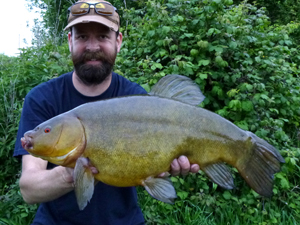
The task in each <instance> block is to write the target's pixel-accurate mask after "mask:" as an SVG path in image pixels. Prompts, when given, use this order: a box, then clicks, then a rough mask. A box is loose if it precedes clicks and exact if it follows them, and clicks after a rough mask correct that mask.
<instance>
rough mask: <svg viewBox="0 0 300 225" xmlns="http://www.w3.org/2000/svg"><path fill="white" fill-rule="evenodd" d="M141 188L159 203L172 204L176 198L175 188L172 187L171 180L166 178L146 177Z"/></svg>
mask: <svg viewBox="0 0 300 225" xmlns="http://www.w3.org/2000/svg"><path fill="white" fill-rule="evenodd" d="M143 186H144V187H145V189H146V191H147V192H148V193H149V194H150V195H151V196H152V197H153V198H155V199H157V200H159V201H162V202H165V203H169V204H174V199H175V198H177V195H176V191H175V188H174V187H173V184H172V181H171V179H170V178H168V177H164V178H153V177H148V178H147V179H146V180H145V181H144V182H143Z"/></svg>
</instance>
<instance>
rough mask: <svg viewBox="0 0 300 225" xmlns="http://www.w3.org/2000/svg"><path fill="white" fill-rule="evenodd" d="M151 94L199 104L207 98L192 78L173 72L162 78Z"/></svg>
mask: <svg viewBox="0 0 300 225" xmlns="http://www.w3.org/2000/svg"><path fill="white" fill-rule="evenodd" d="M149 95H155V96H160V97H164V98H172V99H175V100H178V101H181V102H184V103H187V104H190V105H199V104H200V103H201V102H202V101H203V100H204V99H205V96H204V95H203V94H202V92H201V90H200V88H199V86H198V85H197V84H195V83H194V82H193V81H192V80H191V79H190V78H188V77H186V76H181V75H173V74H172V75H167V76H165V77H163V78H161V79H160V80H159V81H158V82H157V83H156V84H155V85H154V86H153V87H152V89H151V91H150V92H149Z"/></svg>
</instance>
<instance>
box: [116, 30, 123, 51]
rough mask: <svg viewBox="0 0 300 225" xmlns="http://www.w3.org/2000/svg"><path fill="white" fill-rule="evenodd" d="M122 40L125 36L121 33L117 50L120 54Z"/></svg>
mask: <svg viewBox="0 0 300 225" xmlns="http://www.w3.org/2000/svg"><path fill="white" fill-rule="evenodd" d="M122 40H123V34H122V33H121V32H119V35H118V37H117V50H118V52H120V49H121V45H122Z"/></svg>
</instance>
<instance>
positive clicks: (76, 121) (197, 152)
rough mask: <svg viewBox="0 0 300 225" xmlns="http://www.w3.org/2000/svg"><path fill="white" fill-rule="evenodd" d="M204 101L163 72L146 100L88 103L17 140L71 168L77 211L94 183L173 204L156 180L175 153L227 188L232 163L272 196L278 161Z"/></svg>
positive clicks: (184, 80)
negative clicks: (142, 192)
mask: <svg viewBox="0 0 300 225" xmlns="http://www.w3.org/2000/svg"><path fill="white" fill-rule="evenodd" d="M204 98H205V96H204V95H203V94H202V92H201V90H200V88H199V86H198V85H197V84H195V83H194V82H193V81H192V80H191V79H190V78H188V77H186V76H181V75H174V74H173V75H167V76H165V77H163V78H161V79H160V80H159V81H158V82H157V84H156V85H154V86H153V88H152V90H151V91H150V92H149V93H148V94H146V95H132V96H124V97H117V98H112V99H107V100H101V101H96V102H91V103H86V104H83V105H80V106H78V107H76V108H74V109H72V110H70V111H68V112H65V113H63V114H60V115H58V116H55V117H53V118H51V119H49V120H47V121H45V122H43V123H41V124H40V125H38V126H37V127H36V128H35V129H33V130H30V131H27V132H26V133H25V134H24V137H22V138H21V143H22V146H23V148H24V149H25V150H27V151H28V152H29V153H30V154H31V155H33V156H36V157H40V158H42V159H44V160H47V161H49V162H51V163H54V164H57V165H61V166H65V167H71V168H74V185H75V195H76V198H77V203H78V206H79V209H80V210H82V209H84V208H85V206H86V205H87V204H88V202H89V201H90V199H91V198H92V195H93V192H94V183H95V181H101V182H103V183H106V184H108V185H113V186H117V187H130V186H144V188H145V189H146V190H147V192H148V193H149V194H150V195H151V196H152V197H154V198H156V199H158V200H160V201H162V202H166V203H173V202H174V201H175V199H176V197H177V195H176V190H175V189H174V187H173V185H172V181H171V179H170V178H169V177H160V176H158V175H159V174H162V173H163V172H165V171H169V170H170V165H171V162H172V161H173V160H174V159H175V158H178V157H179V156H181V155H185V156H187V158H188V159H189V161H190V163H192V164H194V163H195V164H199V166H200V168H201V170H202V171H204V173H205V174H206V175H207V176H208V177H209V178H210V179H211V180H212V181H213V182H215V183H216V184H218V185H219V186H221V187H223V188H225V189H233V188H235V186H234V181H233V177H232V175H231V172H230V169H229V167H228V165H230V166H232V167H234V168H236V169H237V170H238V172H239V174H240V175H241V176H242V177H243V178H244V180H245V181H246V182H247V183H248V185H249V186H250V187H251V188H252V189H253V190H254V191H256V192H257V193H258V194H260V195H262V196H265V197H271V196H272V186H273V176H274V174H275V173H276V172H279V171H280V166H281V164H280V163H284V162H285V161H284V158H283V157H282V156H281V155H280V153H279V151H278V150H277V149H276V148H275V147H273V146H272V145H270V144H269V143H268V142H266V141H265V140H263V139H261V138H259V137H258V136H256V135H255V134H254V133H252V132H250V131H245V130H242V129H241V128H239V127H237V126H236V125H235V124H233V123H232V122H230V121H229V120H227V119H225V118H223V117H221V116H220V115H218V114H216V113H214V112H211V111H209V110H206V109H204V108H201V107H199V104H200V103H201V102H202V101H203V100H204ZM89 165H91V166H93V167H95V168H96V169H97V170H98V171H99V173H97V174H93V173H92V171H91V168H90V166H89Z"/></svg>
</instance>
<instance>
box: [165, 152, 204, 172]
mask: <svg viewBox="0 0 300 225" xmlns="http://www.w3.org/2000/svg"><path fill="white" fill-rule="evenodd" d="M199 170H200V167H199V165H198V164H192V165H191V164H190V161H189V160H188V158H187V157H186V156H184V155H182V156H180V157H179V158H178V159H174V160H173V162H172V163H171V170H170V173H171V175H172V176H178V175H179V174H181V175H183V176H185V175H187V174H188V173H189V172H192V173H197V172H198V171H199ZM165 176H168V172H165V173H161V174H160V175H159V177H165Z"/></svg>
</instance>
